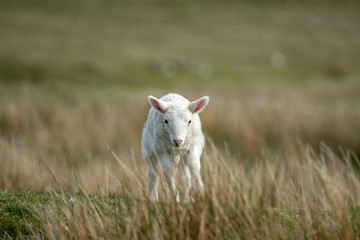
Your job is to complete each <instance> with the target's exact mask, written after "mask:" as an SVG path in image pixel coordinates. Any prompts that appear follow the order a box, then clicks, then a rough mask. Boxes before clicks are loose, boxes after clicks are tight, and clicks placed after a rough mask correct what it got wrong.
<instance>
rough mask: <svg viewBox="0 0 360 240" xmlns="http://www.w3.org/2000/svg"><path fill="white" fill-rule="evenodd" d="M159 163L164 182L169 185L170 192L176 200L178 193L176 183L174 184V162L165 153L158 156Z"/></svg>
mask: <svg viewBox="0 0 360 240" xmlns="http://www.w3.org/2000/svg"><path fill="white" fill-rule="evenodd" d="M160 163H161V168H162V170H163V173H164V176H165V179H166V182H167V184H168V185H169V187H170V189H171V191H172V194H173V195H174V196H175V197H176V199H177V200H178V194H177V190H176V185H175V165H174V162H173V161H172V160H171V158H170V156H168V155H167V154H163V155H161V156H160Z"/></svg>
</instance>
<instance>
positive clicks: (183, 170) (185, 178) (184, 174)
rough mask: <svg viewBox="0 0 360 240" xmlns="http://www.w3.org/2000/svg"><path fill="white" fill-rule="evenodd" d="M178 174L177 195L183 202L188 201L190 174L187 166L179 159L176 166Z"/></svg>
mask: <svg viewBox="0 0 360 240" xmlns="http://www.w3.org/2000/svg"><path fill="white" fill-rule="evenodd" d="M178 174H179V182H180V186H179V190H178V191H179V193H180V194H179V195H180V196H181V199H182V201H183V202H188V201H189V195H190V194H189V193H190V188H191V174H190V170H189V167H188V166H187V164H186V163H185V162H184V161H181V162H180V164H179V167H178Z"/></svg>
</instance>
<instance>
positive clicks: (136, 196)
mask: <svg viewBox="0 0 360 240" xmlns="http://www.w3.org/2000/svg"><path fill="white" fill-rule="evenodd" d="M358 90H359V84H358V83H356V82H344V83H336V84H334V85H331V84H329V85H327V86H326V87H324V86H320V85H316V84H314V85H311V86H309V87H308V88H305V87H285V86H276V85H273V86H269V87H267V88H265V87H262V86H256V85H254V86H245V87H243V88H241V89H236V90H234V89H232V90H231V89H220V88H219V89H217V90H214V89H208V90H206V92H207V93H208V94H209V95H210V97H211V102H210V104H209V106H208V108H207V109H206V111H204V112H203V113H202V115H201V118H202V122H203V128H204V132H205V133H206V135H207V139H208V140H207V145H206V149H205V152H204V154H203V157H202V172H201V174H202V177H203V180H204V184H205V197H204V198H203V199H199V200H197V201H195V202H191V203H188V204H182V203H176V202H175V201H173V199H172V198H171V197H170V195H169V191H168V189H167V186H166V184H165V183H164V181H163V179H162V181H161V186H160V200H161V203H160V204H156V203H154V202H152V201H151V200H150V199H149V198H148V196H147V194H146V189H145V186H146V183H145V170H146V168H145V164H144V162H143V160H142V159H141V156H140V145H139V143H140V136H141V131H142V126H143V123H144V122H145V120H146V115H147V111H148V109H149V106H148V103H147V102H146V96H147V94H148V93H147V92H142V93H140V92H137V93H133V94H129V95H126V96H125V95H123V96H119V97H115V98H112V97H109V96H108V95H107V94H106V93H104V92H101V91H100V92H98V95H97V94H95V95H93V94H91V96H89V95H86V94H85V95H84V94H83V93H76V92H73V93H71V94H72V95H71V94H70V96H69V98H66V99H63V98H56V97H53V96H50V95H48V94H46V93H41V94H38V95H36V96H32V95H31V94H30V93H27V92H23V94H22V95H21V96H18V97H16V98H7V99H6V100H4V101H2V102H1V104H0V136H1V138H0V159H1V161H0V187H1V188H3V189H18V188H30V189H46V190H47V191H50V192H52V196H53V198H54V199H56V200H55V201H53V202H51V203H50V204H48V205H46V206H44V207H43V208H41V209H40V210H39V216H40V218H41V219H42V222H43V227H44V228H43V233H42V234H44V235H45V236H47V237H49V238H59V239H69V238H75V239H76V238H79V239H83V238H96V239H98V238H115V237H117V238H126V239H130V238H131V239H139V238H141V239H142V238H155V239H161V238H200V239H218V238H220V239H224V238H230V239H241V238H243V239H244V238H245V239H249V238H251V239H252V238H255V239H268V238H280V239H283V238H291V239H294V238H299V239H302V238H304V239H356V237H358V236H359V234H360V222H359V207H358V206H359V200H360V179H359V169H360V164H359V159H358V158H357V154H356V153H358V152H359V149H360V147H359V146H360V126H359V122H360V121H359V120H360V112H359V109H360V106H359V105H360V101H358V100H359V96H358V92H359V91H358ZM204 91H205V90H204ZM184 92H186V93H187V94H188V95H187V97H189V98H196V97H198V96H199V95H202V93H197V92H194V91H189V90H187V91H184ZM155 93H156V94H154V93H153V94H154V95H158V96H160V95H161V94H162V93H159V92H155ZM225 93H226V94H225ZM94 96H95V97H94ZM96 96H99V97H96ZM104 96H106V97H104ZM224 141H225V143H224ZM339 146H340V147H339ZM37 234H39V235H37ZM34 236H38V237H41V236H43V235H40V233H39V232H37V230H34Z"/></svg>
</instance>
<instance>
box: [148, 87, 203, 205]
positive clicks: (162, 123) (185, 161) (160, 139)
mask: <svg viewBox="0 0 360 240" xmlns="http://www.w3.org/2000/svg"><path fill="white" fill-rule="evenodd" d="M208 101H209V97H207V96H206V97H202V98H200V99H199V100H197V101H194V102H190V101H189V100H187V99H186V98H184V97H183V96H181V95H178V94H174V93H170V94H168V95H166V96H163V97H162V98H160V99H157V98H154V97H152V96H149V103H150V105H151V106H152V108H151V109H150V111H149V115H148V119H147V122H146V124H145V127H144V130H143V134H142V154H143V158H144V160H145V162H146V163H147V166H148V171H147V182H148V191H149V194H150V196H151V197H152V198H153V199H155V200H156V201H157V200H158V179H159V163H160V165H161V167H162V170H163V172H164V175H165V177H166V180H167V182H168V184H169V186H170V187H171V189H172V191H173V193H174V194H175V195H176V198H177V200H180V195H179V193H178V191H177V188H176V186H175V175H176V170H178V176H179V180H180V184H181V187H180V189H181V191H182V199H183V201H187V200H188V198H189V190H190V188H191V190H192V192H194V193H196V192H200V193H203V183H202V180H201V176H200V157H201V154H202V151H203V148H204V135H203V133H202V131H201V122H200V118H199V114H198V113H199V112H201V111H202V110H203V109H204V108H205V107H206V105H207V103H208Z"/></svg>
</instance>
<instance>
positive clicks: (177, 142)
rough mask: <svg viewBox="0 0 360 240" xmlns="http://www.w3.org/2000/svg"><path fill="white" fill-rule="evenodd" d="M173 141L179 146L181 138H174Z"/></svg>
mask: <svg viewBox="0 0 360 240" xmlns="http://www.w3.org/2000/svg"><path fill="white" fill-rule="evenodd" d="M173 142H174V145H175V147H178V146H180V144H181V142H182V140H180V139H174V140H173Z"/></svg>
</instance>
